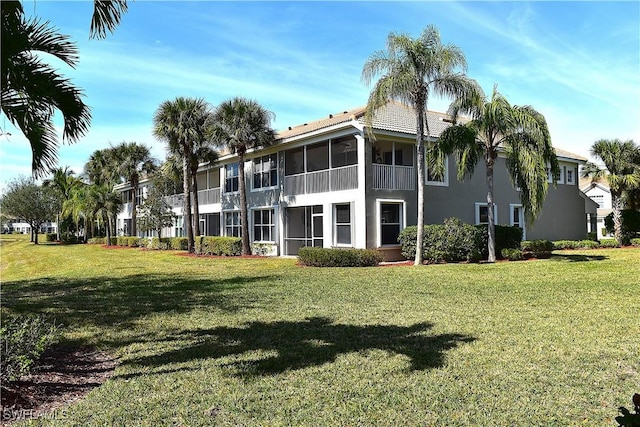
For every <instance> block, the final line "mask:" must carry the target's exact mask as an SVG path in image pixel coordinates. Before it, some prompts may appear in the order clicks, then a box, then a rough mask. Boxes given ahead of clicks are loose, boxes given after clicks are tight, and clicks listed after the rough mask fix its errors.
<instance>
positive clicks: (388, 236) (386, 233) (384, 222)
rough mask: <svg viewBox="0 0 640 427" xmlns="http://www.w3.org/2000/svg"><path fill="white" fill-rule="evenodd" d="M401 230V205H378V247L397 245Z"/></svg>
mask: <svg viewBox="0 0 640 427" xmlns="http://www.w3.org/2000/svg"><path fill="white" fill-rule="evenodd" d="M401 229H402V203H386V202H385V203H380V245H397V244H398V235H400V230H401Z"/></svg>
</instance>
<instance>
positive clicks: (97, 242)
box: [87, 237, 106, 245]
mask: <svg viewBox="0 0 640 427" xmlns="http://www.w3.org/2000/svg"><path fill="white" fill-rule="evenodd" d="M87 243H88V244H90V245H104V244H105V243H106V238H105V237H92V238H90V239H89V240H87Z"/></svg>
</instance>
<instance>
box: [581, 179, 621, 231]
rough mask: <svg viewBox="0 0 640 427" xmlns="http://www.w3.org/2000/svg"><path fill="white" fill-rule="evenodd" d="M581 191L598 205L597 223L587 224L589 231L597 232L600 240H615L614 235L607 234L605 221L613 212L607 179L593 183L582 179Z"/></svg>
mask: <svg viewBox="0 0 640 427" xmlns="http://www.w3.org/2000/svg"><path fill="white" fill-rule="evenodd" d="M580 189H581V190H582V192H583V193H584V194H585V195H586V196H587V197H589V199H591V200H593V201H594V203H596V204H597V205H598V208H597V214H596V219H595V221H593V220H592V221H588V222H587V229H588V231H589V232H590V233H591V232H596V233H597V236H598V240H600V239H603V238H605V239H606V238H613V233H607V229H606V227H605V225H604V219H605V218H606V217H607V215H609V214H610V213H611V212H613V209H612V206H613V205H612V203H611V190H610V189H609V184H608V183H607V181H606V180H605V179H599V180H596V181H592V180H591V178H581V179H580Z"/></svg>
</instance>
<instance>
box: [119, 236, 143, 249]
mask: <svg viewBox="0 0 640 427" xmlns="http://www.w3.org/2000/svg"><path fill="white" fill-rule="evenodd" d="M116 244H117V245H118V246H129V247H131V248H137V247H140V246H141V244H142V239H141V238H140V237H136V236H118V237H116Z"/></svg>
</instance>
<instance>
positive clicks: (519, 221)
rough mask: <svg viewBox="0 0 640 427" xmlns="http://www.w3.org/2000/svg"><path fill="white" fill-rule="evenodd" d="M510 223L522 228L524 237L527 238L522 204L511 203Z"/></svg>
mask: <svg viewBox="0 0 640 427" xmlns="http://www.w3.org/2000/svg"><path fill="white" fill-rule="evenodd" d="M509 225H510V226H512V227H520V228H521V229H522V238H523V239H525V238H526V237H525V227H524V209H523V208H522V205H513V204H512V205H509Z"/></svg>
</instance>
